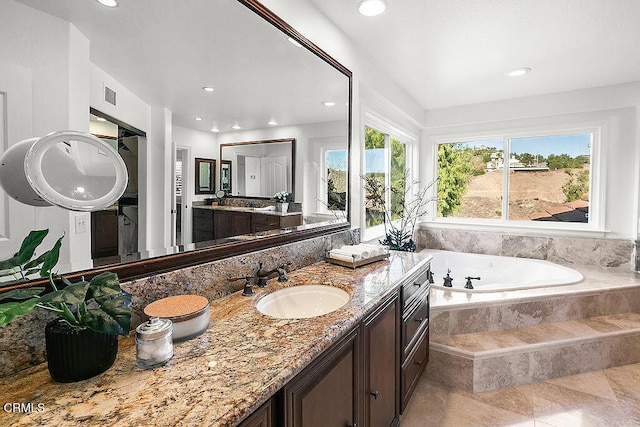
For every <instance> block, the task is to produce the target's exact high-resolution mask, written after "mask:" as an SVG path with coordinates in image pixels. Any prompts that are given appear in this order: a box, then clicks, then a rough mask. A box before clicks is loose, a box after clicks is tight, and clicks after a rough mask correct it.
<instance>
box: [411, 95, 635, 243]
mask: <svg viewBox="0 0 640 427" xmlns="http://www.w3.org/2000/svg"><path fill="white" fill-rule="evenodd" d="M639 104H640V83H631V84H624V85H615V86H610V87H603V88H595V89H587V90H580V91H571V92H563V93H557V94H550V95H542V96H534V97H527V98H518V99H512V100H506V101H498V102H490V103H484V104H477V105H468V106H462V107H457V108H447V109H441V110H429V111H427V129H426V130H425V131H423V133H422V137H421V140H422V145H421V153H420V157H421V159H423V160H424V161H425V163H426V165H425V167H424V169H423V176H422V179H423V180H430V179H432V177H433V176H434V175H433V174H434V159H433V141H434V140H435V139H438V138H443V137H450V136H453V137H458V136H478V134H488V133H489V134H490V133H491V132H496V133H498V132H501V131H504V130H517V129H522V130H527V129H532V128H540V127H549V128H551V129H553V128H557V127H560V126H564V125H567V124H574V123H589V124H593V125H596V126H602V130H603V134H602V139H601V158H602V160H603V164H602V165H601V172H602V174H603V180H602V181H601V182H602V183H603V188H602V194H603V197H604V200H603V202H604V211H603V213H604V224H603V229H602V230H601V231H602V232H601V233H596V234H597V235H601V236H603V237H606V238H618V239H635V238H636V235H637V231H638V230H637V227H638V224H637V223H638V203H639V202H638V199H639V197H638V183H639V178H638V175H639V172H638V165H639V164H640V157H639V156H640V153H639V150H638V147H639V146H640V144H639V136H638V124H639V123H640V122H639V117H640V115H638V112H637V106H638V105H639ZM429 225H433V224H429ZM467 227H468V228H477V227H470V226H467ZM485 228H487V227H485ZM488 228H491V227H488ZM494 228H496V231H498V230H497V228H500V230H499V231H504V228H503V227H502V226H498V227H494ZM562 233H563V231H554V232H551V234H562ZM587 234H589V233H587ZM593 234H594V233H591V235H593Z"/></svg>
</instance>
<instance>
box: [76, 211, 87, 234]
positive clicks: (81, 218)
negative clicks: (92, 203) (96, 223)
mask: <svg viewBox="0 0 640 427" xmlns="http://www.w3.org/2000/svg"><path fill="white" fill-rule="evenodd" d="M86 232H87V218H86V216H85V215H76V234H80V233H86Z"/></svg>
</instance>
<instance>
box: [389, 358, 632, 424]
mask: <svg viewBox="0 0 640 427" xmlns="http://www.w3.org/2000/svg"><path fill="white" fill-rule="evenodd" d="M400 425H401V426H402V427H431V426H437V427H440V426H452V427H465V426H474V427H475V426H492V427H493V426H531V427H582V426H603V427H604V426H606V427H613V426H615V427H623V426H624V427H626V426H629V427H632V426H640V363H636V364H633V365H626V366H621V367H617V368H610V369H606V370H602V371H595V372H589V373H585V374H579V375H573V376H569V377H563V378H556V379H551V380H547V381H543V382H539V383H536V384H527V385H521V386H517V387H510V388H504V389H500V390H495V391H489V392H483V393H475V394H474V393H468V392H465V391H461V390H457V389H454V388H451V387H447V386H443V385H440V384H437V383H434V382H431V381H429V379H428V378H427V376H426V375H423V377H422V379H421V380H420V383H419V384H418V386H417V388H416V391H415V393H414V395H413V397H412V398H411V401H410V402H409V405H408V406H407V408H406V409H405V412H404V414H403V415H402V418H401V423H400Z"/></svg>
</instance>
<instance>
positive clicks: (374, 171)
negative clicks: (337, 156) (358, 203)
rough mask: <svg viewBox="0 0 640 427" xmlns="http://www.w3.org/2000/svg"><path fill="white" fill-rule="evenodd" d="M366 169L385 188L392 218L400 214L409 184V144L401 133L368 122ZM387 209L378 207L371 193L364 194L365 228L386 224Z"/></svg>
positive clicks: (365, 144) (368, 174)
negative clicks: (370, 125) (407, 174)
mask: <svg viewBox="0 0 640 427" xmlns="http://www.w3.org/2000/svg"><path fill="white" fill-rule="evenodd" d="M364 148H365V155H364V173H365V176H367V177H372V178H375V179H376V181H378V185H379V186H380V188H382V189H383V191H384V199H385V200H384V201H385V204H386V205H387V206H389V207H390V209H389V210H390V212H391V219H392V220H395V219H398V218H399V212H401V211H402V205H403V203H404V200H403V197H404V188H405V185H406V170H407V144H406V142H404V141H403V140H402V139H401V138H400V137H397V136H393V135H390V134H387V133H383V132H381V131H379V130H377V129H374V128H372V127H369V126H365V143H364ZM384 221H385V217H384V212H383V211H382V210H381V209H379V208H377V207H375V206H374V204H373V203H372V201H371V195H370V194H365V228H373V227H376V226H378V225H382V224H384Z"/></svg>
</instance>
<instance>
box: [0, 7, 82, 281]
mask: <svg viewBox="0 0 640 427" xmlns="http://www.w3.org/2000/svg"><path fill="white" fill-rule="evenodd" d="M0 40H2V42H1V43H0V61H2V62H6V63H10V64H15V65H20V66H23V67H25V68H27V69H29V70H30V71H31V76H32V80H31V85H32V123H33V126H32V134H31V135H29V136H44V135H46V134H48V133H51V132H54V131H59V130H66V129H74V130H80V131H86V130H87V129H88V126H89V123H88V117H87V109H86V104H87V102H88V99H89V80H88V78H87V77H86V75H87V70H88V67H89V47H88V40H87V39H86V38H85V37H84V36H83V35H82V34H81V33H80V32H79V31H78V30H77V29H76V28H75V27H74V26H73V25H70V24H69V23H68V22H65V21H62V20H60V19H56V18H53V17H51V16H49V15H47V14H44V13H41V12H38V11H36V10H34V9H32V8H29V7H26V6H24V5H21V4H19V3H16V2H14V1H11V0H6V1H3V2H2V3H0ZM16 142H18V141H9V144H14V143H16ZM78 215H80V216H85V217H87V219H88V214H84V213H70V212H68V211H65V210H63V209H60V208H55V207H50V208H35V215H34V223H33V226H32V227H31V228H32V229H36V228H49V230H50V232H49V236H48V237H47V240H45V242H44V243H43V245H42V247H43V248H49V247H51V246H52V245H53V242H54V241H55V240H56V239H57V238H58V237H59V236H61V235H62V234H63V233H64V234H66V237H65V240H64V243H63V245H62V248H61V253H60V261H59V263H58V268H59V269H60V270H61V271H68V270H78V269H82V268H86V267H88V266H90V262H91V259H90V258H91V257H90V253H89V251H86V250H83V251H77V250H74V248H76V247H80V246H82V247H85V245H86V244H87V242H90V234H89V233H88V232H87V233H82V234H75V233H72V231H73V228H72V225H73V224H74V221H75V217H76V216H78ZM4 255H7V254H0V256H4Z"/></svg>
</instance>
